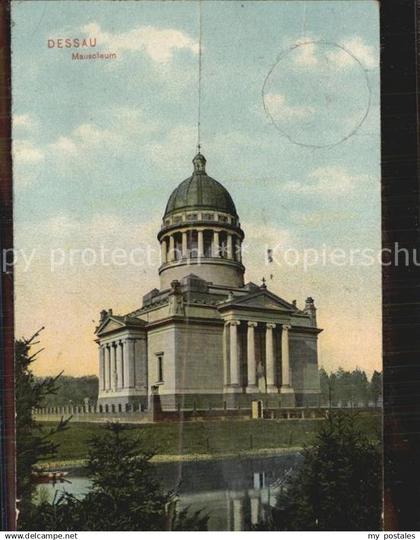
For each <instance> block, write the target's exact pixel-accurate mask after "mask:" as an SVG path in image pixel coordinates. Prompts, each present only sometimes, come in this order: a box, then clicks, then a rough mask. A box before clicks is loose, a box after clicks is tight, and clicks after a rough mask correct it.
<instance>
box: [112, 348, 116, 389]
mask: <svg viewBox="0 0 420 540" xmlns="http://www.w3.org/2000/svg"><path fill="white" fill-rule="evenodd" d="M111 387H112V391H113V392H115V390H116V389H117V359H116V346H115V343H112V345H111Z"/></svg>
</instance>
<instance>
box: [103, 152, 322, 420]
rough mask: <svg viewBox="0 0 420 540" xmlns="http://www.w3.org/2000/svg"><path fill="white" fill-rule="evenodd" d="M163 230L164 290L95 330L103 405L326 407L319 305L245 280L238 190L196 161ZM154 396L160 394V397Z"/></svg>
mask: <svg viewBox="0 0 420 540" xmlns="http://www.w3.org/2000/svg"><path fill="white" fill-rule="evenodd" d="M193 162H194V173H193V175H192V176H191V177H190V178H188V179H187V180H185V181H184V182H182V183H181V184H180V185H179V186H178V188H177V189H176V190H175V191H174V192H173V193H172V195H171V197H170V199H169V202H168V205H167V207H166V210H165V214H164V217H163V223H162V228H161V230H160V231H159V233H158V240H159V242H160V245H161V258H162V264H161V267H160V268H159V276H160V288H159V289H153V290H152V291H150V292H149V293H147V294H146V295H145V296H144V297H143V305H142V307H140V308H139V309H137V310H135V311H133V312H131V313H128V314H126V315H124V316H120V315H114V314H113V313H112V310H108V311H102V313H101V319H100V324H99V326H98V328H97V329H96V336H97V343H98V346H99V380H100V383H99V396H98V405H99V407H100V408H101V409H104V410H105V408H106V410H109V411H111V410H113V411H117V410H118V409H119V410H121V409H122V410H124V407H126V406H127V405H131V404H133V405H136V406H139V407H140V408H142V409H144V410H145V409H147V408H148V407H150V406H151V402H152V399H153V400H154V403H156V399H157V400H158V402H159V404H160V407H161V408H162V409H163V410H168V411H171V410H187V409H194V408H196V409H238V408H245V409H249V410H250V409H251V403H252V402H253V401H255V400H261V401H262V402H263V404H264V405H265V406H266V407H279V408H280V407H290V406H295V405H296V406H307V405H313V406H316V405H318V403H319V392H320V390H319V376H318V357H317V338H318V334H319V333H320V332H321V330H320V329H319V328H318V327H317V323H316V309H315V305H314V301H313V299H312V298H308V299H307V300H306V303H305V307H304V309H302V310H300V309H298V307H297V306H296V303H295V302H293V303H289V302H287V301H285V300H284V299H282V298H280V297H279V296H277V295H275V294H274V293H273V292H271V291H269V290H268V289H267V287H266V285H265V284H264V283H263V284H262V285H261V286H259V285H256V284H254V283H247V284H245V283H244V272H245V268H244V266H243V264H242V253H241V244H242V241H243V238H244V232H243V231H242V229H241V226H240V223H239V218H238V215H237V213H236V208H235V206H234V203H233V201H232V199H231V197H230V195H229V193H228V192H227V191H226V190H225V188H223V186H222V185H221V184H219V183H218V182H217V181H216V180H214V179H212V178H210V177H209V176H207V174H206V172H205V164H206V162H205V159H204V157H203V156H202V155H201V154H198V155H197V156H196V157H195V158H194V161H193ZM152 396H153V398H152Z"/></svg>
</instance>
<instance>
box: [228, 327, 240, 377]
mask: <svg viewBox="0 0 420 540" xmlns="http://www.w3.org/2000/svg"><path fill="white" fill-rule="evenodd" d="M239 324H240V322H239V321H230V384H231V386H240V385H239V374H240V368H239V348H238V326H239Z"/></svg>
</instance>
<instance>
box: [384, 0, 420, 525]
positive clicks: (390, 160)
mask: <svg viewBox="0 0 420 540" xmlns="http://www.w3.org/2000/svg"><path fill="white" fill-rule="evenodd" d="M419 7H420V6H419V3H418V2H416V1H415V0H398V1H396V0H384V1H383V2H382V3H381V6H380V9H381V20H380V22H381V45H382V54H381V128H382V245H383V248H386V249H390V250H391V251H392V252H393V253H395V244H396V243H398V247H399V248H402V247H405V248H407V249H408V250H409V251H410V253H413V250H419V249H420V227H419V192H420V190H419V179H418V174H417V164H418V159H419V147H418V116H417V111H418V95H417V87H418V73H417V71H418V67H417V65H418V58H417V46H418V43H419V42H418V38H417V32H418V29H417V17H418V14H419V13H420V10H419ZM414 252H415V251H414ZM382 275H383V282H382V287H383V351H384V352H383V368H384V498H385V507H384V517H385V519H384V528H385V530H405V531H409V530H417V531H418V530H420V511H419V506H418V505H419V501H420V444H419V443H420V267H419V266H416V265H415V264H414V262H412V263H411V264H410V265H409V266H405V265H401V264H400V265H394V264H392V265H391V266H384V267H383V272H382Z"/></svg>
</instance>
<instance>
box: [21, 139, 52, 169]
mask: <svg viewBox="0 0 420 540" xmlns="http://www.w3.org/2000/svg"><path fill="white" fill-rule="evenodd" d="M13 159H14V160H15V162H16V163H18V164H20V165H22V164H38V163H41V162H43V161H44V159H45V155H44V152H43V150H42V149H41V148H40V147H38V146H35V144H34V143H33V142H32V141H30V140H28V139H15V140H14V141H13Z"/></svg>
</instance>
